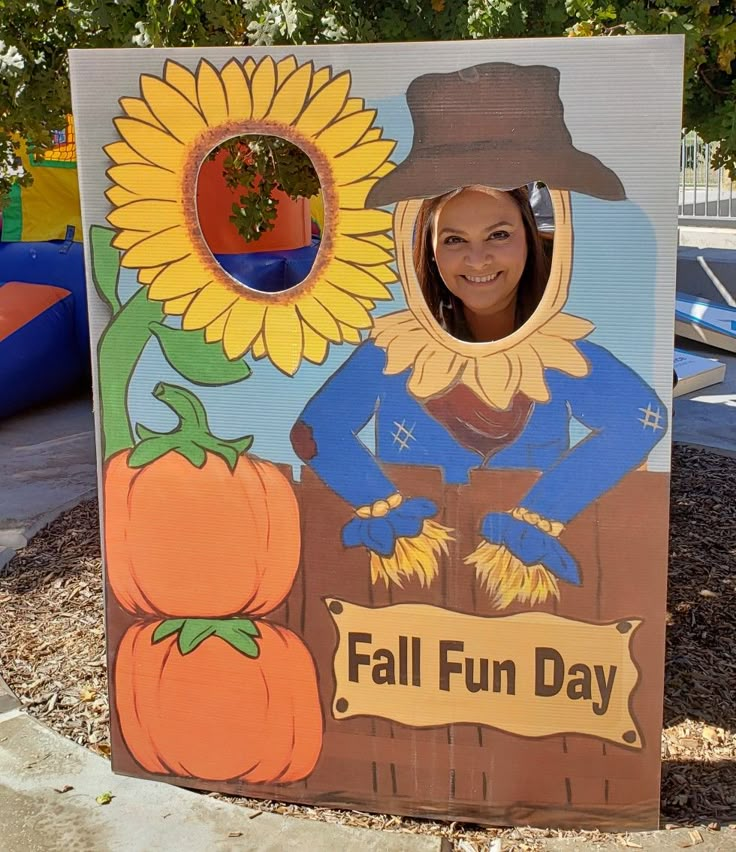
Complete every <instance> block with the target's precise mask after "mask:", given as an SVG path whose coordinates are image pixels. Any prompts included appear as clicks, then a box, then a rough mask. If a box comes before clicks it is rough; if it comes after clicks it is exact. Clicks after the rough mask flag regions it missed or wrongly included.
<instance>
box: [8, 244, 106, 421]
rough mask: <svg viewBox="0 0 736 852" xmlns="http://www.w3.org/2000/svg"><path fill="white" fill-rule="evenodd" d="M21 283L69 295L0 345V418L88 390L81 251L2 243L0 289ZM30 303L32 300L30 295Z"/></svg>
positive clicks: (79, 248)
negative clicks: (86, 386) (54, 288)
mask: <svg viewBox="0 0 736 852" xmlns="http://www.w3.org/2000/svg"><path fill="white" fill-rule="evenodd" d="M11 281H17V282H22V283H23V285H24V286H27V287H28V289H29V293H30V291H31V290H32V288H33V287H34V286H37V285H39V284H46V285H51V286H53V287H60V288H63V289H64V290H68V291H69V294H68V295H67V296H66V297H64V298H63V299H61V301H58V302H56V303H55V304H53V305H51V306H50V307H48V308H46V309H45V310H43V311H42V312H41V313H39V314H38V315H36V316H34V317H33V318H32V319H30V320H29V321H27V322H24V323H21V324H20V326H19V327H18V328H17V329H16V330H15V331H12V332H11V333H10V334H8V335H6V336H4V337H3V338H2V339H1V340H0V418H4V417H9V416H10V415H12V414H17V413H18V412H20V411H23V410H24V409H26V408H28V407H29V406H31V405H36V404H39V403H44V402H48V401H51V400H53V399H57V398H59V397H60V396H63V395H65V394H68V393H70V392H72V391H73V390H75V389H76V388H79V387H82V386H84V384H85V383H86V384H87V385H89V376H90V356H89V324H88V320H87V295H86V290H85V278H84V260H83V252H82V246H81V245H80V244H78V243H73V242H71V241H69V242H62V241H53V242H43V243H0V290H1V289H2V287H3V286H4V285H5V284H6V283H7V282H11ZM31 300H32V295H31Z"/></svg>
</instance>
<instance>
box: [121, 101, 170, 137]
mask: <svg viewBox="0 0 736 852" xmlns="http://www.w3.org/2000/svg"><path fill="white" fill-rule="evenodd" d="M120 106H121V107H122V108H123V110H125V114H126V115H127V116H128V117H129V118H137V119H138V120H139V121H145V122H146V124H151V125H153V126H154V127H158V128H159V130H163V129H164V128H163V125H162V124H161V122H160V121H159V120H158V119H157V118H156V116H155V115H154V114H153V113H152V112H151V110H150V109H149V107H148V104H147V103H146V102H145V101H142V100H141V99H140V98H120Z"/></svg>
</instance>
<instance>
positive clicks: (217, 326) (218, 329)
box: [167, 297, 230, 343]
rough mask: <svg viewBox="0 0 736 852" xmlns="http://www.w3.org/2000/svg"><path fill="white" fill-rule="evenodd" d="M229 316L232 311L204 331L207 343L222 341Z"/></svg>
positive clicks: (218, 318) (213, 321)
mask: <svg viewBox="0 0 736 852" xmlns="http://www.w3.org/2000/svg"><path fill="white" fill-rule="evenodd" d="M184 298H186V297H184ZM167 304H168V302H167ZM229 316H230V311H226V312H225V313H224V314H222V315H221V316H219V317H217V319H215V320H212V322H211V323H210V324H209V325H208V326H207V328H206V329H205V330H204V339H205V341H206V342H207V343H215V342H216V341H218V340H222V335H223V334H224V333H225V325H226V324H227V320H228V317H229Z"/></svg>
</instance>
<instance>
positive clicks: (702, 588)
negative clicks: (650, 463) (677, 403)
mask: <svg viewBox="0 0 736 852" xmlns="http://www.w3.org/2000/svg"><path fill="white" fill-rule="evenodd" d="M0 614H1V616H2V630H1V631H0V674H2V676H3V678H4V679H5V680H6V682H7V683H8V685H9V686H10V688H11V689H12V690H13V691H14V692H15V693H16V695H17V696H18V697H19V698H20V700H21V701H22V702H23V704H24V705H25V708H26V709H27V711H28V712H29V713H31V714H32V715H34V716H36V717H37V718H38V719H40V720H42V721H43V722H44V723H46V724H47V725H49V726H50V727H52V728H54V729H55V730H57V731H58V732H59V733H61V734H63V735H64V736H65V737H68V738H69V739H71V740H74V741H75V742H77V743H80V744H81V745H84V746H86V747H87V748H90V749H92V750H93V751H96V752H98V753H99V754H101V755H104V756H106V757H107V756H109V753H110V747H109V739H108V736H109V735H108V721H109V710H108V704H107V676H106V674H107V673H106V665H105V648H104V631H103V595H102V571H101V561H100V549H99V529H98V511H97V503H96V502H94V501H91V502H87V503H83V504H82V505H80V506H78V507H77V508H75V509H73V510H71V511H70V512H67V513H66V514H64V515H63V516H61V517H60V518H59V519H58V520H57V521H55V522H54V523H53V524H51V526H49V527H48V528H47V529H45V530H43V531H42V532H41V533H39V534H38V535H37V536H36V537H35V538H34V539H33V541H32V542H31V544H30V545H29V546H28V547H27V548H25V549H24V550H22V551H20V552H19V554H18V555H17V556H16V557H15V558H14V559H13V561H12V562H11V563H10V565H9V566H8V569H7V571H6V573H4V574H0ZM735 720H736V459H730V458H726V457H723V456H721V455H716V454H715V453H711V452H707V451H704V450H698V449H695V448H692V447H686V446H683V445H675V448H674V455H673V473H672V503H671V528H670V565H669V593H668V626H667V663H666V673H665V703H664V730H663V735H662V761H663V763H662V805H661V807H662V826H663V827H665V826H668V827H670V826H671V827H674V826H677V827H680V826H687V827H692V828H693V829H698V830H699V831H701V832H704V831H716V830H720V829H723V830H724V831H734V846H735V847H736V830H734V829H736V723H735ZM209 795H213V796H217V795H218V794H209ZM222 798H228V800H229V801H233V802H238V803H241V804H246V805H248V806H249V807H254V808H257V809H261V810H271V811H276V812H279V813H288V814H293V815H294V816H301V817H305V818H310V819H322V820H327V821H329V822H336V821H339V822H345V823H349V824H352V825H357V826H363V827H373V828H379V827H380V828H388V829H391V830H394V831H409V832H428V833H433V834H436V835H440V836H443V837H447V838H448V839H450V840H451V841H453V844H454V846H455V848H456V849H458V850H465V852H470V851H471V850H473V849H476V848H487V846H488V843H489V839H491V838H495V837H505V838H510V839H512V840H513V841H514V848H517V849H529V850H533V849H535V848H539V847H540V846H541V843H542V840H543V838H544V837H552V836H555V837H556V836H577V837H579V838H580V839H587V840H592V839H598V838H601V837H602V836H603V835H599V834H597V833H595V832H593V833H591V832H556V831H540V830H533V829H522V828H517V829H507V830H495V829H487V828H479V827H477V826H472V825H460V824H457V823H452V824H446V823H439V822H433V821H430V820H416V819H409V818H405V817H395V816H388V815H371V814H363V813H358V812H356V811H334V810H329V809H324V808H310V807H302V806H299V805H290V804H283V803H279V802H261V801H255V800H248V799H232V798H229V797H222ZM732 826H733V827H732Z"/></svg>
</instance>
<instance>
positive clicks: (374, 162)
mask: <svg viewBox="0 0 736 852" xmlns="http://www.w3.org/2000/svg"><path fill="white" fill-rule="evenodd" d="M395 147H396V143H395V142H391V141H390V140H387V139H381V140H380V141H378V142H366V143H365V145H358V146H356V147H355V148H351V149H350V150H349V151H346V152H345V153H344V154H340V156H339V157H335V160H334V162H333V164H332V169H333V174H334V175H335V181H336V182H337V184H338V186H345V184H348V183H353V182H354V181H356V180H360V179H361V178H364V177H365V176H366V175H369V174H371V173H372V172H374V171H375V170H376V169H377V168H378V167H379V166H381V165H382V164H383V163H385V162H386V160H387V159H388V158H389V157H390V156H391V152H392V151H393V150H394V148H395Z"/></svg>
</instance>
